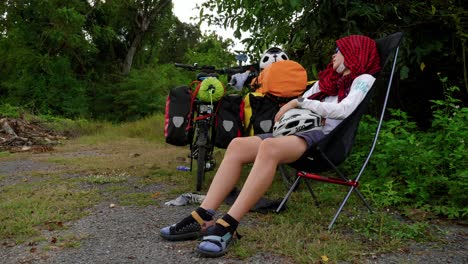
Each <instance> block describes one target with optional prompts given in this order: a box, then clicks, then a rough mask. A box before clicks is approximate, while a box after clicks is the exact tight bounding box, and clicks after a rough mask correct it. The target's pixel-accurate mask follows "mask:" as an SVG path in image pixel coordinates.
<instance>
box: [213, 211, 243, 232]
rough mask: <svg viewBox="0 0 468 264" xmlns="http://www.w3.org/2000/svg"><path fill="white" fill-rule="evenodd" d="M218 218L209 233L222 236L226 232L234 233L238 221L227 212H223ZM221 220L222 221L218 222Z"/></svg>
mask: <svg viewBox="0 0 468 264" xmlns="http://www.w3.org/2000/svg"><path fill="white" fill-rule="evenodd" d="M220 220H221V221H220ZM220 220H218V221H217V222H216V225H215V226H214V228H213V229H212V230H210V235H215V236H224V235H225V234H226V233H227V232H229V233H231V234H234V232H235V231H236V229H237V226H238V225H239V222H238V221H237V220H236V219H234V217H232V216H230V215H229V214H225V215H224V216H223V217H222V218H221V219H220ZM223 221H224V223H220V222H223ZM226 224H227V226H226Z"/></svg>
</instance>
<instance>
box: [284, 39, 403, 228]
mask: <svg viewBox="0 0 468 264" xmlns="http://www.w3.org/2000/svg"><path fill="white" fill-rule="evenodd" d="M402 38H403V33H401V32H397V33H394V34H391V35H389V36H387V37H384V38H382V39H378V40H376V42H377V48H378V51H379V54H380V59H381V60H380V63H381V66H382V71H383V69H384V66H385V65H386V64H387V61H388V60H389V57H390V55H392V53H393V54H394V56H393V65H392V67H391V72H390V77H389V80H388V84H387V86H386V93H385V99H384V103H383V106H382V112H381V115H380V120H379V123H378V125H377V130H376V132H375V136H374V139H373V141H372V145H371V148H370V151H369V154H368V155H367V158H366V159H365V161H364V163H363V164H362V166H361V169H360V171H359V173H358V174H357V176H356V177H354V178H353V179H351V178H347V177H346V176H344V175H343V173H341V172H340V170H339V169H338V168H337V166H338V165H339V164H340V163H342V162H343V161H344V160H345V159H346V158H347V157H348V155H349V154H350V151H351V147H352V145H353V143H354V139H355V135H356V132H357V128H358V125H359V121H360V120H361V117H362V116H363V115H364V113H365V111H366V109H367V106H368V105H369V102H370V100H371V98H372V97H373V95H374V94H375V90H376V89H377V88H376V86H377V85H376V84H377V83H379V82H378V80H379V79H381V78H382V76H383V74H382V72H381V73H379V74H378V77H377V80H376V81H375V82H374V85H373V86H372V88H371V89H370V91H369V92H368V93H367V95H366V97H365V98H364V100H363V101H362V102H361V104H360V105H359V106H358V107H357V108H356V109H355V110H354V112H353V113H352V114H351V115H350V116H348V117H347V118H346V119H344V120H343V121H342V122H341V123H340V124H339V125H338V126H337V127H336V128H335V129H334V130H333V131H332V132H330V133H329V134H328V135H327V136H326V137H325V138H323V139H322V140H320V141H319V142H317V144H316V145H315V146H314V147H313V148H312V149H311V150H309V151H308V152H307V153H305V155H303V157H301V158H300V159H299V160H297V161H296V162H294V163H292V164H289V165H290V166H292V167H293V168H295V169H297V170H298V172H297V173H296V176H297V177H296V180H295V181H294V183H293V184H292V186H291V187H290V189H289V191H288V193H287V194H286V196H285V197H284V199H283V200H282V202H281V204H280V205H279V207H278V208H277V210H276V212H279V211H280V210H281V208H282V207H283V206H284V204H285V203H286V201H287V200H288V199H289V197H290V196H291V193H292V192H293V191H294V190H295V189H296V187H297V185H298V184H299V181H300V180H301V179H302V178H305V179H310V180H316V181H320V182H326V183H332V184H339V185H345V186H349V191H348V193H347V195H346V196H345V198H344V200H343V201H342V202H341V204H340V207H339V209H338V211H337V212H336V214H335V216H334V217H333V220H332V221H331V222H330V224H329V225H328V229H329V230H331V229H332V227H333V224H334V223H335V221H336V219H337V218H338V215H339V214H340V213H341V211H342V209H343V207H344V205H345V204H346V202H347V201H348V199H349V197H350V195H351V193H352V192H353V191H354V192H355V193H356V194H357V195H358V197H359V198H360V199H361V200H362V201H363V202H364V204H365V206H366V207H367V208H368V209H369V211H370V212H371V213H372V209H371V207H370V205H369V204H368V203H367V201H366V199H364V196H363V195H362V194H361V192H360V191H359V190H358V187H359V178H360V177H361V175H362V173H363V172H364V169H365V168H366V166H367V163H368V162H369V159H370V157H371V155H372V152H373V151H374V148H375V145H376V143H377V138H378V136H379V132H380V128H381V125H382V121H383V117H384V114H385V109H386V107H387V101H388V97H389V94H390V88H391V86H392V80H393V74H394V72H395V66H396V61H397V58H398V47H399V45H400V42H401V39H402ZM329 169H333V170H334V171H335V172H336V173H337V174H338V177H326V176H321V175H318V174H316V173H319V172H323V171H326V170H329ZM308 171H313V172H308ZM280 172H281V173H282V174H283V177H285V176H284V168H281V167H280ZM305 182H306V185H307V188H308V189H309V192H310V193H311V195H312V198H313V199H314V200H315V203H316V205H318V201H317V198H316V196H315V194H314V192H313V190H312V188H311V187H310V184H309V182H308V181H305Z"/></svg>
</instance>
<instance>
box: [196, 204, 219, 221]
mask: <svg viewBox="0 0 468 264" xmlns="http://www.w3.org/2000/svg"><path fill="white" fill-rule="evenodd" d="M195 212H197V213H198V215H199V216H200V217H201V218H202V219H203V220H204V221H211V220H213V216H214V215H215V211H214V210H212V209H208V210H205V209H204V208H201V207H198V208H197V210H195Z"/></svg>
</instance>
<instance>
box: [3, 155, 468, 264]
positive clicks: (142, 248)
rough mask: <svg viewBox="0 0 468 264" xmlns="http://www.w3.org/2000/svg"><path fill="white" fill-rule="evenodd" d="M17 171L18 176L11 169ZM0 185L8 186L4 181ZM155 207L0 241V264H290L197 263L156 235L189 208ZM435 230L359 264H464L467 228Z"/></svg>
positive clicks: (265, 257) (277, 259)
mask: <svg viewBox="0 0 468 264" xmlns="http://www.w3.org/2000/svg"><path fill="white" fill-rule="evenodd" d="M15 162H18V163H17V164H15ZM25 165H27V166H25ZM19 167H21V168H22V170H23V171H19V170H17V169H16V168H19ZM43 168H48V169H53V166H50V165H48V164H43V163H36V162H30V161H24V160H23V161H8V162H0V172H1V174H2V175H7V176H8V175H18V174H23V173H24V171H25V170H31V171H32V170H35V169H43ZM1 182H3V184H5V183H7V182H8V184H12V183H14V181H9V180H8V177H7V178H6V179H5V178H4V179H3V180H1V181H0V183H1ZM1 186H2V185H1V184H0V187H1ZM163 188H164V186H162V185H155V186H153V187H152V190H151V191H152V192H157V191H164V190H163ZM160 203H161V204H156V205H152V206H146V207H144V208H140V207H131V206H119V205H116V206H115V207H111V206H109V205H110V203H109V202H108V201H105V202H102V203H100V204H99V205H96V206H95V207H94V208H92V210H91V214H90V215H89V216H87V217H84V218H82V219H80V220H77V221H74V222H70V223H65V225H66V226H67V227H68V228H67V229H65V230H60V231H43V236H44V237H46V238H47V240H46V241H39V242H29V243H26V244H21V245H15V244H14V243H13V242H11V241H0V263H4V264H10V263H11V264H13V263H40V264H42V263H52V264H55V263H57V264H58V263H179V264H184V263H273V264H274V263H293V261H292V260H291V259H289V258H286V257H283V256H279V255H272V254H271V253H258V254H257V255H255V256H253V257H250V258H248V259H245V260H240V259H236V258H232V257H229V255H228V256H225V257H222V258H218V259H204V258H199V257H197V256H196V254H195V253H194V248H195V246H196V245H197V242H196V241H187V242H168V241H164V240H163V239H161V238H160V236H159V233H158V232H159V229H160V228H161V227H162V226H165V225H168V224H172V223H174V222H175V221H177V220H179V219H181V218H182V217H184V216H186V215H187V214H189V213H190V212H191V211H192V210H193V209H194V208H195V207H194V206H184V207H167V206H164V205H163V202H162V201H161V202H160ZM440 228H441V229H443V230H445V231H446V232H445V236H444V237H442V238H441V239H440V240H441V241H440V242H431V243H425V244H417V243H414V244H411V245H408V246H407V247H405V248H402V249H400V250H398V251H397V252H394V253H387V254H382V255H377V256H370V257H369V258H368V259H367V260H364V261H363V263H368V264H371V263H372V264H374V263H375V264H383V263H424V264H425V263H429V264H430V263H434V264H435V263H437V264H438V263H460V264H462V263H468V243H467V236H468V228H467V227H466V226H462V225H450V226H441V227H440ZM67 236H69V237H72V238H73V239H72V240H73V241H79V244H78V245H76V246H75V247H60V246H54V245H56V244H54V243H55V242H53V241H54V239H55V238H57V237H67ZM57 244H58V243H57Z"/></svg>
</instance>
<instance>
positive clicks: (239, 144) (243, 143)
mask: <svg viewBox="0 0 468 264" xmlns="http://www.w3.org/2000/svg"><path fill="white" fill-rule="evenodd" d="M260 143H261V139H260V138H258V137H236V138H234V139H233V140H232V141H231V143H229V145H228V147H227V149H226V153H225V154H224V158H230V159H236V160H239V161H240V162H242V163H248V162H253V161H254V159H255V156H256V155H257V152H258V147H259V146H260Z"/></svg>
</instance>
